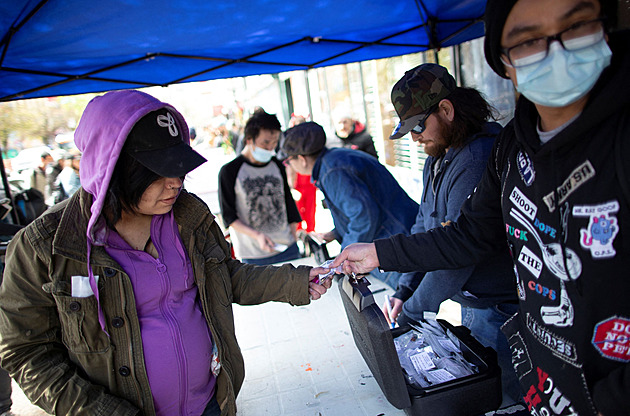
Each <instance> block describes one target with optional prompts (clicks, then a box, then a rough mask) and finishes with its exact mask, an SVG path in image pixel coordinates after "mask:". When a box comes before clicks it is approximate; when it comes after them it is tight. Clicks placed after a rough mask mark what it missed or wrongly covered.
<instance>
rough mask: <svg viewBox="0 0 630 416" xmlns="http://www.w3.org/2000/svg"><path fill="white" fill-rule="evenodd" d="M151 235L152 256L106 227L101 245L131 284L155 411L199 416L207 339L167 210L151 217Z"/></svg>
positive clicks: (204, 397)
mask: <svg viewBox="0 0 630 416" xmlns="http://www.w3.org/2000/svg"><path fill="white" fill-rule="evenodd" d="M151 239H152V241H153V244H154V245H155V248H156V249H157V252H158V254H159V258H158V259H155V258H154V257H153V256H151V255H150V254H148V253H146V252H144V251H139V250H135V249H133V248H132V247H131V246H130V245H129V244H127V242H126V241H125V240H123V238H122V237H120V235H119V234H118V233H117V232H115V231H112V230H109V232H108V235H107V245H106V247H105V249H106V251H107V253H108V254H109V255H110V256H111V257H112V258H113V259H114V260H116V261H117V262H118V263H119V264H120V266H121V267H122V268H123V270H124V271H125V272H126V273H127V275H129V279H130V280H131V284H132V285H133V289H134V295H135V300H136V309H137V312H138V319H139V321H140V330H141V333H142V345H143V349H144V361H145V366H146V369H147V375H148V377H149V384H150V386H151V392H152V393H153V401H154V403H155V409H156V413H157V415H169V416H170V415H181V416H184V415H186V416H188V415H190V416H199V415H200V414H201V413H202V412H203V410H204V408H205V406H206V405H207V403H208V402H209V401H210V399H211V398H212V395H213V394H214V388H215V384H216V378H215V377H214V376H213V374H212V372H211V371H210V362H211V359H212V339H211V335H210V331H209V329H208V325H207V323H206V320H205V317H204V316H203V312H202V310H201V306H200V301H199V294H198V290H197V285H196V284H195V281H194V276H193V271H192V266H191V263H190V260H189V258H188V255H187V253H186V250H185V248H184V245H183V243H182V241H181V238H180V235H179V231H178V229H177V224H176V223H175V219H174V217H173V212H172V211H171V212H169V213H168V214H164V215H155V216H154V217H153V220H152V221H151Z"/></svg>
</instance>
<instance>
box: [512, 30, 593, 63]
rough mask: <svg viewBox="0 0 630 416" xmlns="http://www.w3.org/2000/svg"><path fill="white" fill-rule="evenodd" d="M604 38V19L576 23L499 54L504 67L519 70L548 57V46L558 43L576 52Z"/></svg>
mask: <svg viewBox="0 0 630 416" xmlns="http://www.w3.org/2000/svg"><path fill="white" fill-rule="evenodd" d="M603 38H604V19H603V18H599V19H593V20H586V21H583V22H578V23H576V24H574V25H573V26H571V27H569V28H568V29H565V30H563V31H562V32H558V33H556V34H555V35H552V36H545V37H541V38H536V39H530V40H527V41H525V42H522V43H519V44H518V45H515V46H512V47H509V48H503V49H501V52H502V53H503V54H504V55H505V57H507V59H508V62H506V61H505V60H504V59H503V57H501V60H502V61H503V63H504V64H505V65H508V66H511V67H513V68H521V67H524V66H527V65H531V64H535V63H537V62H540V61H542V60H543V59H545V58H546V57H547V55H549V45H551V42H553V41H558V42H560V45H562V47H563V48H564V49H565V50H567V51H576V50H579V49H583V48H586V47H588V46H592V45H594V44H596V43H597V42H599V41H601V40H602V39H603Z"/></svg>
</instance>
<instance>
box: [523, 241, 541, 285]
mask: <svg viewBox="0 0 630 416" xmlns="http://www.w3.org/2000/svg"><path fill="white" fill-rule="evenodd" d="M518 261H519V263H521V264H522V265H523V266H525V268H526V269H527V270H529V271H530V273H531V274H533V275H534V276H536V279H538V278H539V277H540V273H541V272H542V268H543V263H542V261H541V260H540V258H539V257H538V256H537V255H535V254H534V253H533V252H532V251H531V250H530V249H528V248H527V247H525V246H523V248H522V249H521V253H520V254H519V255H518Z"/></svg>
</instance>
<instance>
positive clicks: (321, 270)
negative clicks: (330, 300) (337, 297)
mask: <svg viewBox="0 0 630 416" xmlns="http://www.w3.org/2000/svg"><path fill="white" fill-rule="evenodd" d="M327 272H328V269H327V268H325V267H313V268H312V269H311V271H310V273H309V275H308V280H309V281H308V293H309V295H310V297H311V299H312V300H317V299H319V298H320V297H321V296H322V295H323V294H324V293H326V291H327V290H328V289H330V286H331V285H332V279H326V280H325V281H324V282H323V283H322V284H321V285H320V284H317V283H314V282H313V280H314V279H317V278H318V277H319V275H320V274H325V273H327Z"/></svg>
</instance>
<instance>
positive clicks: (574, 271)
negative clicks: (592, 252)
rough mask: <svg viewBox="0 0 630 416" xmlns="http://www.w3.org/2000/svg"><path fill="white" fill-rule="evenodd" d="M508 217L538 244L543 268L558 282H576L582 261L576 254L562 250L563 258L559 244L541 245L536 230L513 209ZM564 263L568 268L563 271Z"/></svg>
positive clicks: (569, 250)
mask: <svg viewBox="0 0 630 416" xmlns="http://www.w3.org/2000/svg"><path fill="white" fill-rule="evenodd" d="M510 215H511V216H512V217H513V218H514V219H516V220H517V221H518V222H520V223H521V225H522V226H523V227H525V228H526V229H527V230H528V231H529V236H530V237H533V238H534V240H536V242H537V243H538V246H539V247H540V251H541V253H542V258H543V262H544V264H545V266H546V267H547V268H548V269H549V271H550V272H551V273H553V274H554V275H556V277H558V278H559V279H560V280H564V281H568V280H569V278H571V279H573V280H576V279H577V278H578V277H580V274H582V261H581V260H580V258H579V257H578V255H577V253H576V252H575V251H573V249H571V248H569V247H565V248H564V256H563V253H562V251H563V250H562V246H561V245H560V243H548V244H545V243H543V241H542V239H541V238H540V236H539V235H538V233H537V232H536V229H535V228H534V226H533V225H532V224H530V223H529V222H528V221H527V219H526V218H525V217H523V215H522V214H521V213H520V212H518V211H516V210H515V209H514V208H512V209H511V210H510ZM565 262H566V265H567V268H568V272H567V270H565V267H564V265H565Z"/></svg>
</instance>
